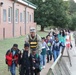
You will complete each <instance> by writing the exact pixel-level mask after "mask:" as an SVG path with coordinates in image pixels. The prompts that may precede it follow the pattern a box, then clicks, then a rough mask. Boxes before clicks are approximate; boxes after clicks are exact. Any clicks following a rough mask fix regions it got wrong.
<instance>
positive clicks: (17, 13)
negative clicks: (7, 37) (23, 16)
mask: <svg viewBox="0 0 76 75" xmlns="http://www.w3.org/2000/svg"><path fill="white" fill-rule="evenodd" d="M18 21H19V9H16V11H15V22H16V23H18Z"/></svg>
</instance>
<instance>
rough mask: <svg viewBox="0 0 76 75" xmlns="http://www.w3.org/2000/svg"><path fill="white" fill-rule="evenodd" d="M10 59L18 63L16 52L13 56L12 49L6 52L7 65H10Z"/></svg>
mask: <svg viewBox="0 0 76 75" xmlns="http://www.w3.org/2000/svg"><path fill="white" fill-rule="evenodd" d="M12 59H16V60H15V61H14V62H15V64H16V65H17V63H18V54H17V53H15V55H14V56H13V53H12V51H8V52H7V54H6V61H7V64H8V66H11V65H12V62H13V61H12Z"/></svg>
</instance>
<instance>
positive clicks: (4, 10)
mask: <svg viewBox="0 0 76 75" xmlns="http://www.w3.org/2000/svg"><path fill="white" fill-rule="evenodd" d="M6 21H7V11H6V9H3V22H6Z"/></svg>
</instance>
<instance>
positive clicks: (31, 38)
mask: <svg viewBox="0 0 76 75" xmlns="http://www.w3.org/2000/svg"><path fill="white" fill-rule="evenodd" d="M25 42H28V43H29V44H30V53H31V52H32V49H35V48H36V53H37V54H39V55H40V53H41V49H42V46H41V37H40V36H39V35H38V34H36V29H35V28H34V27H31V28H30V35H27V36H26V39H25Z"/></svg>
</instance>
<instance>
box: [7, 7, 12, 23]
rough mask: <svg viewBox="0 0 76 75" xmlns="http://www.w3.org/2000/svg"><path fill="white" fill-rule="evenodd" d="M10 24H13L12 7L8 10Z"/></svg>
mask: <svg viewBox="0 0 76 75" xmlns="http://www.w3.org/2000/svg"><path fill="white" fill-rule="evenodd" d="M8 22H9V23H11V22H12V7H9V8H8Z"/></svg>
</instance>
